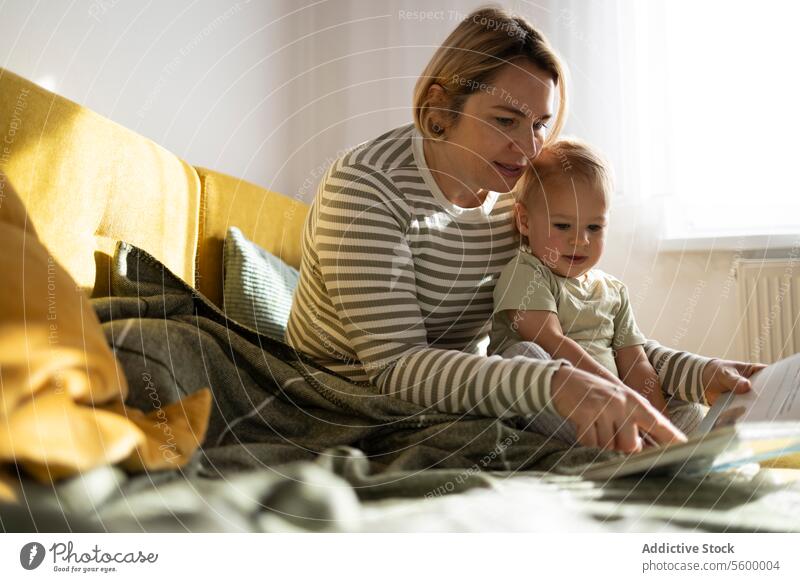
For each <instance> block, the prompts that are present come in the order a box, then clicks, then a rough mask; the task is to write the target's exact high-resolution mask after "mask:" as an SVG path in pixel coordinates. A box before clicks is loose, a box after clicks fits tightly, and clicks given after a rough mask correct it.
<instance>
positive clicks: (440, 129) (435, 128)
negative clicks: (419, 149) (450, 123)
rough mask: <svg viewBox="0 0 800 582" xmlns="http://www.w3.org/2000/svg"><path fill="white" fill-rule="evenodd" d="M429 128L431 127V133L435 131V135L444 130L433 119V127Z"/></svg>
mask: <svg viewBox="0 0 800 582" xmlns="http://www.w3.org/2000/svg"><path fill="white" fill-rule="evenodd" d="M431 129H433V133H435V134H436V135H439V134H440V133H442V132H443V131H444V128H443V127H442V126H441V125H439V124H438V123H436V122H435V121H434V122H433V127H432V128H431Z"/></svg>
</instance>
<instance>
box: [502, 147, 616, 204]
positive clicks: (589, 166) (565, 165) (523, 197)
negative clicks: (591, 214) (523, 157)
mask: <svg viewBox="0 0 800 582" xmlns="http://www.w3.org/2000/svg"><path fill="white" fill-rule="evenodd" d="M578 179H583V180H586V181H587V182H588V183H589V184H591V185H593V186H595V187H598V188H600V189H602V191H603V193H604V194H605V196H606V199H608V198H609V197H610V196H611V192H612V190H613V189H614V176H613V172H612V170H611V165H610V164H609V163H608V161H607V160H606V159H605V158H604V157H603V155H602V154H601V153H600V152H599V151H598V150H596V149H595V148H593V147H592V146H591V145H589V144H588V143H586V142H585V141H583V140H581V139H578V138H575V137H562V138H559V139H557V140H556V141H553V142H552V143H549V144H545V146H544V147H543V148H542V151H541V152H540V153H539V155H538V156H536V159H534V160H533V162H532V163H531V165H530V166H528V169H527V170H526V171H525V173H524V174H523V175H522V177H521V178H520V180H519V182H517V184H516V186H515V188H514V192H515V195H516V198H517V200H518V201H520V202H526V201H528V200H530V197H531V196H532V195H535V194H537V193H541V192H544V191H545V185H546V183H548V182H552V181H553V180H570V181H574V180H578Z"/></svg>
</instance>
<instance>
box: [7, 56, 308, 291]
mask: <svg viewBox="0 0 800 582" xmlns="http://www.w3.org/2000/svg"><path fill="white" fill-rule="evenodd" d="M0 170H1V171H3V172H4V173H5V174H6V175H7V176H8V179H9V181H10V182H11V183H12V184H13V185H14V187H15V189H16V190H17V192H18V193H19V194H20V197H21V198H22V200H23V202H24V203H25V205H26V207H27V209H28V213H29V214H30V217H31V220H32V222H33V224H34V225H36V230H37V231H38V233H39V237H40V238H41V240H42V242H43V243H44V245H45V246H46V247H47V248H48V249H49V250H50V252H51V253H52V254H53V256H54V257H55V259H56V260H57V261H58V262H59V263H60V264H61V265H62V266H64V268H65V269H66V270H67V272H68V273H69V274H70V275H71V276H72V277H73V279H75V281H76V282H77V283H78V285H79V286H80V287H81V288H82V289H84V290H85V292H86V293H87V294H88V295H90V296H103V295H105V294H107V291H108V274H109V265H110V262H109V261H110V257H111V255H112V254H113V249H114V245H115V244H116V241H118V240H125V241H128V242H130V243H131V244H134V245H136V246H138V247H141V248H143V249H145V250H146V251H148V252H149V253H150V254H152V255H153V256H155V257H157V258H158V259H160V260H161V261H163V263H164V264H165V265H167V266H168V267H169V268H170V269H171V270H172V271H173V272H174V273H176V274H177V275H179V276H180V277H181V278H182V279H183V280H184V281H186V282H187V283H189V284H191V285H192V286H194V287H196V288H197V289H199V290H200V292H202V293H203V294H205V295H206V296H207V297H208V298H209V299H211V300H212V301H213V302H214V303H215V304H217V305H221V303H222V243H223V241H224V238H225V232H226V230H227V228H228V226H233V225H235V226H237V227H239V228H240V229H241V230H242V232H243V233H244V234H245V236H247V237H248V238H249V239H250V240H252V241H254V242H256V243H257V244H259V245H260V246H261V247H263V248H265V249H266V250H268V251H270V252H271V253H273V254H274V255H276V256H279V257H281V258H282V259H283V260H284V261H285V262H286V263H288V264H290V265H292V266H294V267H298V266H299V263H300V229H301V227H302V224H303V221H304V220H305V216H306V213H307V212H308V205H307V204H305V203H304V202H302V201H299V200H294V199H292V198H289V197H287V196H283V195H281V194H278V193H276V192H271V191H269V190H265V189H263V188H260V187H258V186H255V185H253V184H250V183H248V182H245V181H244V180H239V179H237V178H233V177H231V176H227V175H224V174H221V173H218V172H214V171H212V170H207V169H205V168H200V167H194V166H192V165H190V164H189V163H187V162H185V161H183V160H181V159H180V158H178V157H177V156H175V155H174V154H172V153H170V152H169V151H167V150H165V149H164V148H162V147H161V146H159V145H158V144H156V143H154V142H152V141H150V140H149V139H147V138H145V137H142V136H141V135H138V134H137V133H135V132H133V131H131V130H129V129H126V128H125V127H122V126H120V125H119V124H117V123H114V122H113V121H111V120H109V119H106V118H105V117H103V116H101V115H98V114H97V113H95V112H93V111H91V110H89V109H87V108H85V107H82V106H81V105H78V104H77V103H74V102H72V101H69V100H68V99H65V98H64V97H61V96H59V95H56V94H54V93H51V92H50V91H47V90H45V89H43V88H42V87H39V86H37V85H35V84H34V83H31V82H30V81H28V80H26V79H24V78H22V77H20V76H18V75H16V74H14V73H12V72H10V71H8V70H4V69H1V68H0Z"/></svg>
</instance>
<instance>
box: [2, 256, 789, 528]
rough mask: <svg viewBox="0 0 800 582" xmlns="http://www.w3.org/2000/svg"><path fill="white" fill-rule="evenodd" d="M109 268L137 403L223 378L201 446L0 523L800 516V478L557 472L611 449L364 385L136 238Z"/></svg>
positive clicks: (763, 522)
mask: <svg viewBox="0 0 800 582" xmlns="http://www.w3.org/2000/svg"><path fill="white" fill-rule="evenodd" d="M111 277H112V280H111V288H112V290H113V296H112V297H108V298H101V299H95V300H93V306H94V308H95V310H96V312H97V314H98V315H99V317H100V320H101V321H102V322H103V327H104V329H105V332H106V336H107V338H108V341H109V344H110V345H111V346H112V347H113V349H114V351H115V353H116V356H117V358H118V359H119V360H120V362H121V364H122V366H123V368H124V370H125V374H126V377H127V380H128V384H129V387H130V394H129V398H128V401H127V403H128V404H130V405H132V406H135V407H137V408H139V409H141V410H144V411H146V412H149V411H151V410H156V409H157V408H158V407H159V406H163V405H166V404H169V403H171V402H175V401H177V400H179V399H180V398H182V397H183V396H185V395H187V394H191V393H192V392H194V391H196V390H199V389H202V388H204V387H206V386H208V387H210V388H211V390H212V394H213V405H212V413H211V419H210V423H209V428H208V432H207V435H206V438H205V441H204V443H203V446H202V449H201V450H199V451H198V452H197V454H196V456H195V458H194V459H193V460H192V462H191V463H190V464H189V466H188V467H185V468H183V469H180V470H174V471H162V472H150V473H146V474H143V475H142V474H139V475H135V476H129V475H126V474H125V473H124V472H123V471H121V470H120V469H118V468H115V467H101V468H99V469H97V470H95V471H93V472H91V473H89V474H87V475H82V476H78V477H76V478H74V479H72V480H69V481H66V482H64V483H61V484H59V485H58V486H56V487H52V488H50V487H44V486H41V485H37V484H35V483H33V482H30V481H26V482H25V490H26V501H27V508H20V507H13V508H12V507H0V524H2V528H0V529H7V530H10V531H26V530H33V529H36V530H44V531H65V530H71V531H92V530H94V531H96V530H101V531H102V530H108V531H115V530H116V531H142V530H144V531H187V530H188V531H287V530H329V531H360V530H363V529H367V530H372V529H375V528H376V525H375V524H376V523H378V522H380V523H383V524H389V525H384V526H383V527H386V528H389V529H395V530H403V529H405V528H412V529H416V528H419V527H421V528H423V529H436V528H439V527H441V528H442V529H459V530H460V529H477V530H481V529H483V530H485V529H491V530H493V531H498V530H506V529H527V530H538V531H564V530H565V529H582V530H586V529H594V530H598V529H599V530H615V531H620V530H622V531H626V530H630V531H641V530H645V531H654V530H659V529H662V530H663V529H666V530H673V529H694V528H697V527H700V528H705V529H713V530H725V531H730V530H736V531H740V530H744V531H758V530H770V531H785V530H795V529H798V528H800V526H798V525H797V524H798V523H800V519H798V518H800V510H798V509H797V508H798V507H800V503H798V501H799V500H800V489H798V488H795V487H785V486H781V485H777V484H774V483H771V482H765V481H764V480H760V479H742V478H740V477H737V476H727V475H718V476H715V477H714V478H705V479H690V478H685V477H683V478H675V477H669V476H649V477H647V478H644V479H642V478H630V479H618V480H614V481H611V482H608V483H595V484H592V483H590V482H586V481H583V480H582V479H581V478H579V477H574V476H564V475H559V474H558V471H559V469H561V468H569V467H576V466H577V465H580V464H584V463H590V462H592V461H595V460H604V459H607V458H610V457H611V456H612V455H615V454H616V453H608V452H607V453H600V452H599V451H597V450H594V449H588V448H584V447H567V446H566V445H563V444H561V443H560V442H558V441H554V440H552V439H549V438H547V437H545V436H543V435H540V434H538V433H535V432H532V431H531V430H527V429H528V428H529V427H528V424H529V422H528V420H529V419H526V418H525V417H517V418H512V419H505V420H501V419H496V418H485V417H479V416H459V415H453V414H444V413H441V412H438V411H436V410H434V409H429V408H423V407H421V406H419V405H416V404H413V403H410V402H407V401H404V400H400V399H397V398H392V397H387V396H383V395H380V394H378V393H377V392H376V391H375V390H374V389H373V388H371V387H369V386H366V385H360V384H354V383H352V382H350V381H348V380H347V379H346V378H343V377H341V376H338V375H337V374H335V373H333V372H331V371H329V370H327V369H325V368H322V367H320V366H318V365H316V364H315V363H314V362H313V361H312V360H310V359H309V358H308V357H306V356H304V355H303V354H301V353H297V352H296V351H295V350H293V349H292V348H290V347H288V346H286V345H285V344H282V343H280V342H278V341H275V340H273V339H270V338H268V337H266V336H263V335H259V334H257V333H254V332H253V331H250V330H248V329H246V328H243V327H241V326H239V325H238V324H236V323H235V322H233V321H231V320H229V319H227V318H226V317H225V316H224V314H223V313H222V312H220V311H219V310H218V309H217V308H216V307H215V306H214V305H213V304H211V303H209V302H208V301H207V300H206V299H205V298H204V297H203V296H201V295H198V294H197V293H196V292H195V291H194V290H193V289H192V288H190V287H189V286H188V285H186V284H185V283H183V282H182V281H181V280H180V279H178V278H177V277H175V276H174V275H173V274H172V273H170V272H169V271H168V270H167V269H166V268H165V267H164V266H163V265H162V264H161V263H160V262H158V261H157V260H156V259H154V258H153V257H151V256H150V255H148V254H147V253H145V252H144V251H141V250H140V249H137V248H135V247H133V246H130V245H127V244H124V243H121V244H120V245H119V246H118V249H117V253H116V256H115V263H114V269H113V271H112V274H111ZM468 490H469V491H468ZM456 493H463V495H453V494H456ZM515 494H516V497H514V495H515ZM480 495H485V496H488V497H480ZM413 498H416V499H413ZM390 499H393V500H394V501H392V502H391V503H392V504H394V506H393V507H394V509H398V507H399V506H402V505H403V504H404V503H408V504H412V509H411V510H408V509H406V510H404V511H412V512H413V511H416V514H415V515H416V517H415V518H414V519H413V520H412V519H411V518H410V517H409V519H408V520H406V521H403V520H402V519H400V520H399V521H398V520H397V517H396V516H397V515H398V514H397V512H394V513H393V514H391V515H394V516H395V517H394V518H392V517H391V515H390V516H389V517H388V520H387V514H384V513H381V511H380V510H378V509H375V508H384V507H385V504H386V503H387V501H388V500H390ZM403 499H405V500H407V501H403ZM450 500H453V501H455V503H449V501H450ZM526 500H527V501H526ZM445 501H447V503H444V502H445ZM531 502H533V505H531ZM437 503H438V505H437ZM509 503H512V504H514V507H513V508H509V507H508V504H509ZM526 504H527V507H528V509H527V510H526ZM487 507H490V508H491V507H493V508H495V510H491V511H488V512H487V510H486V508H487ZM376 511H377V514H376ZM526 511H527V513H526ZM482 512H483V513H482ZM487 513H488V514H491V516H490V517H489V521H486V519H487V518H486V515H487ZM481 514H483V516H484V517H482V518H481V517H480V515H481ZM376 515H377V516H378V517H377V518H376V517H375V516H376ZM407 515H410V514H407ZM392 519H394V521H392ZM492 519H494V521H492ZM376 520H378V521H376ZM420 520H421V521H420ZM437 520H438V523H445V524H448V523H449V524H450V525H444V526H440V525H434V523H436V522H437ZM470 520H472V521H470ZM515 520H516V521H515ZM609 520H611V521H609ZM654 524H658V525H657V526H656V525H654Z"/></svg>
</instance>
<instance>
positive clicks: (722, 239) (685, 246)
mask: <svg viewBox="0 0 800 582" xmlns="http://www.w3.org/2000/svg"><path fill="white" fill-rule="evenodd" d="M798 247H800V233H797V234H743V235H724V236H699V237H665V238H663V239H661V245H660V247H659V249H660V250H661V252H666V253H678V252H694V251H710V250H715V251H761V250H768V251H771V250H779V249H786V250H788V249H792V248H798Z"/></svg>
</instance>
